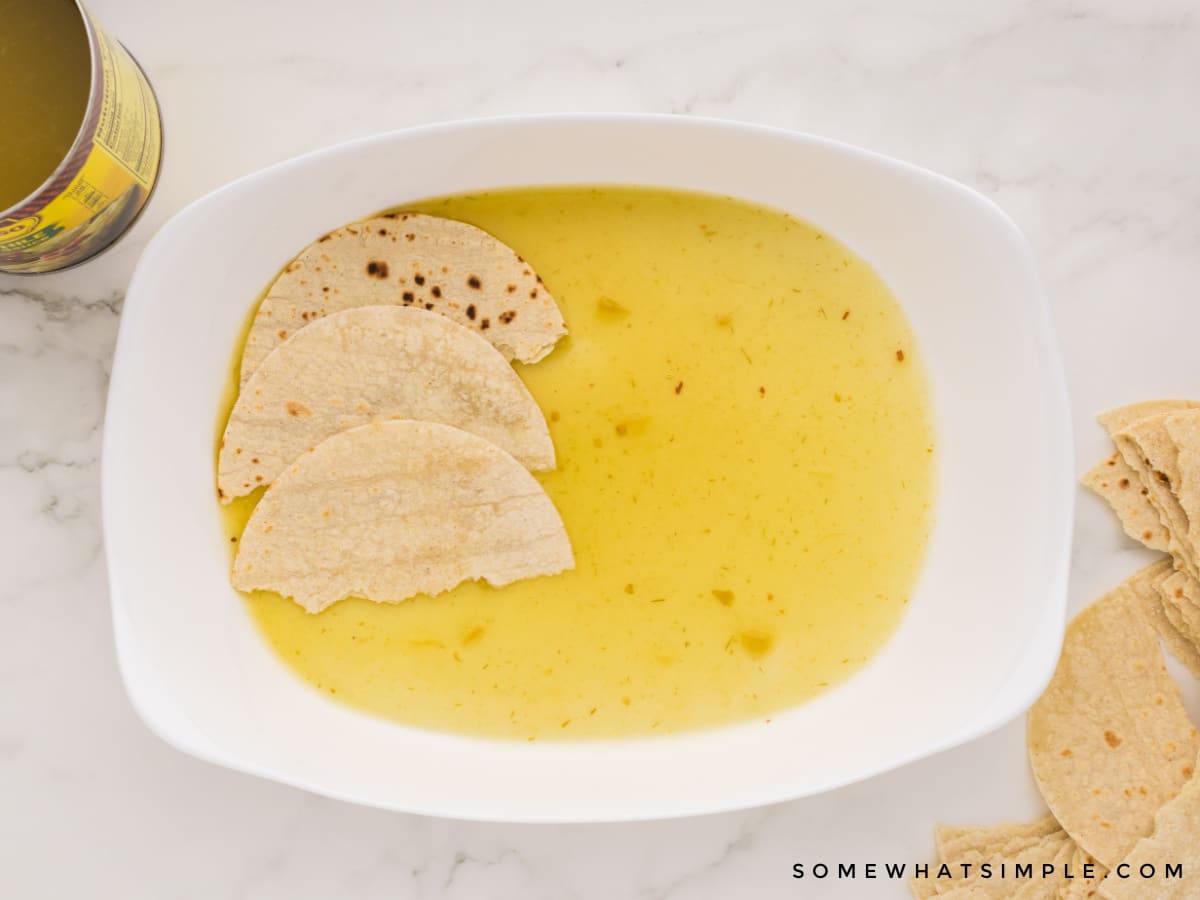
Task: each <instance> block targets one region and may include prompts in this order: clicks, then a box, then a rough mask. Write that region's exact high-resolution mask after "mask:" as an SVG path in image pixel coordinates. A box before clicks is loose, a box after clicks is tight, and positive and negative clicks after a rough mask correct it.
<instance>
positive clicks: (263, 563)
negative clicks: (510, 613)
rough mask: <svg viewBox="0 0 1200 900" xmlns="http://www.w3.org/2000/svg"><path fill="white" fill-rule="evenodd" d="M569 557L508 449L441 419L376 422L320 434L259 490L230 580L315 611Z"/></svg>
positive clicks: (512, 574) (553, 567)
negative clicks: (326, 436)
mask: <svg viewBox="0 0 1200 900" xmlns="http://www.w3.org/2000/svg"><path fill="white" fill-rule="evenodd" d="M573 566H574V557H573V556H572V553H571V545H570V542H569V540H568V539H567V534H566V531H565V530H564V528H563V524H562V520H561V519H560V518H559V515H558V512H557V510H555V508H554V504H553V503H552V502H551V501H550V498H549V497H547V496H546V493H545V492H544V491H543V490H542V488H541V486H540V485H539V484H538V483H537V481H536V480H535V479H534V477H533V476H532V475H530V474H529V472H528V471H527V470H526V469H525V468H524V467H523V466H522V465H521V464H520V463H519V462H517V461H516V460H515V459H513V458H512V457H511V456H509V455H508V454H507V453H505V452H504V451H503V450H501V449H500V448H498V447H496V446H495V445H494V444H491V443H489V442H487V441H485V440H483V439H482V438H479V437H476V436H475V435H473V434H468V433H467V432H465V431H462V430H460V429H457V428H451V427H450V426H448V425H440V424H436V423H432V422H413V421H406V420H392V421H387V422H373V423H371V424H369V425H363V426H360V427H358V428H352V429H350V430H349V431H343V432H341V433H340V434H337V435H334V436H333V437H331V438H329V439H327V440H325V441H323V442H322V443H320V444H318V445H317V446H316V448H314V449H313V450H312V451H310V452H308V453H305V454H304V455H303V456H301V457H300V458H299V459H298V460H296V461H295V462H294V463H292V464H291V465H290V466H288V468H287V469H286V470H285V471H284V472H283V474H282V475H280V477H279V478H278V479H277V480H276V482H275V483H274V484H272V485H271V487H270V488H268V489H267V491H266V493H264V494H263V497H262V499H261V500H260V501H259V503H258V506H257V507H255V509H254V512H253V514H252V515H251V517H250V521H249V522H248V523H247V524H246V529H245V531H244V532H243V534H242V539H241V541H240V542H239V543H238V553H237V558H236V559H235V561H234V566H233V583H234V586H235V587H237V588H239V589H240V590H246V591H251V590H271V591H277V592H278V593H280V594H282V595H284V596H285V597H291V598H292V599H294V600H295V601H296V602H297V603H299V604H300V605H301V606H303V607H304V608H305V609H306V610H308V611H309V612H313V613H315V612H320V611H321V610H322V609H324V608H325V607H327V606H329V605H331V604H333V603H336V602H337V601H338V600H341V599H343V598H345V597H350V596H356V597H365V598H367V599H369V600H374V601H377V602H386V603H398V602H401V601H403V600H406V599H408V598H410V597H412V596H414V595H416V594H431V595H432V594H437V593H440V592H441V591H445V590H449V589H450V588H452V587H454V586H455V585H457V584H459V583H461V582H463V581H468V580H474V579H482V580H484V581H486V582H488V583H489V584H491V585H493V586H496V587H500V586H502V585H505V584H509V583H510V582H513V581H517V580H519V579H523V578H532V577H534V576H537V575H553V574H556V573H558V572H562V571H564V570H566V569H569V568H572V567H573Z"/></svg>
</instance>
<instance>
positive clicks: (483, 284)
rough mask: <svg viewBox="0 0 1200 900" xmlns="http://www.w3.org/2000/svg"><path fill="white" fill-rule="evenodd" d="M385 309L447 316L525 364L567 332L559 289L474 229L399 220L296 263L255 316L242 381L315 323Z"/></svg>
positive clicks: (356, 227)
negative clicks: (555, 293)
mask: <svg viewBox="0 0 1200 900" xmlns="http://www.w3.org/2000/svg"><path fill="white" fill-rule="evenodd" d="M379 304H386V305H395V306H411V307H413V308H415V309H425V310H430V311H432V312H436V313H438V314H439V315H443V316H446V317H448V318H450V319H452V320H453V321H455V322H457V323H458V324H460V325H462V326H464V327H467V328H471V329H472V330H474V331H477V332H478V333H479V334H481V335H482V336H483V337H485V338H486V339H487V340H488V342H489V343H491V344H492V345H493V346H494V347H495V348H496V349H497V350H499V351H500V353H501V354H502V355H503V356H504V358H505V359H509V360H514V359H515V360H520V361H521V362H525V363H533V362H537V361H538V360H540V359H542V358H543V357H544V356H545V355H546V354H547V353H549V352H550V351H551V350H552V349H553V348H554V344H555V343H556V342H557V341H558V339H559V338H560V337H562V336H563V335H564V334H566V326H565V325H564V324H563V318H562V313H560V312H559V309H558V306H557V304H556V303H555V302H554V298H553V297H552V296H551V295H550V292H549V290H547V289H546V286H545V285H544V284H542V282H541V279H540V278H539V277H538V276H537V275H536V274H535V273H534V271H533V268H532V267H531V266H530V265H529V264H528V263H527V262H525V260H524V259H522V258H521V257H520V256H518V255H517V254H516V252H514V251H513V250H512V249H511V248H510V247H508V246H506V245H505V244H502V243H501V242H500V241H498V240H496V239H495V238H494V237H492V236H491V235H490V234H488V233H487V232H486V231H483V230H481V229H479V228H476V227H475V226H474V225H468V224H467V223H465V222H456V221H454V220H452V219H443V218H439V217H437V216H426V215H421V214H419V213H395V214H391V215H386V216H377V217H376V218H373V219H368V220H366V221H363V222H356V223H354V224H352V225H346V226H344V227H342V228H338V229H336V230H335V231H331V232H329V234H326V235H324V236H323V237H320V238H318V239H317V240H316V241H315V242H313V243H312V244H310V245H309V246H308V247H307V248H306V249H305V250H304V251H303V252H301V254H300V255H299V256H297V257H296V258H295V259H294V260H292V262H290V263H288V265H287V266H286V267H285V268H284V270H283V272H281V273H280V274H279V276H278V277H277V278H276V279H275V281H274V283H273V284H272V285H271V287H270V288H269V289H268V291H267V295H266V297H264V298H263V301H262V304H261V305H260V306H259V308H258V311H257V313H255V316H254V321H253V323H252V324H251V326H250V333H249V335H248V336H247V338H246V346H245V349H244V351H243V355H242V373H241V383H242V384H243V385H244V384H245V383H246V382H247V381H248V380H249V379H250V376H251V374H253V372H254V370H255V369H257V368H258V367H259V365H260V364H261V363H262V361H263V360H264V359H266V358H267V355H268V354H269V353H270V352H271V351H272V350H274V349H275V347H276V346H277V345H278V344H281V343H282V342H283V341H285V340H287V339H288V337H290V336H291V335H293V334H295V333H296V332H298V331H300V330H301V329H302V328H304V327H305V326H307V325H308V324H310V323H311V322H314V321H316V320H318V319H321V318H323V317H324V316H327V315H331V314H332V313H335V312H338V311H340V310H343V309H350V308H351V307H356V306H374V305H379Z"/></svg>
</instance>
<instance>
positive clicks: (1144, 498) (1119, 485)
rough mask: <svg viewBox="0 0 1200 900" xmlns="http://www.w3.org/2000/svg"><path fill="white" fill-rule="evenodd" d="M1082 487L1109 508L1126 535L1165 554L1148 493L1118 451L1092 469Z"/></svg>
mask: <svg viewBox="0 0 1200 900" xmlns="http://www.w3.org/2000/svg"><path fill="white" fill-rule="evenodd" d="M1082 483H1083V486H1084V487H1086V488H1088V489H1089V490H1091V491H1093V492H1094V493H1096V494H1099V495H1100V497H1101V498H1103V499H1104V500H1105V501H1106V502H1107V503H1108V505H1109V506H1111V507H1112V509H1113V512H1115V513H1116V514H1117V519H1118V520H1119V521H1120V522H1121V527H1122V528H1124V529H1125V533H1126V534H1127V535H1129V536H1130V537H1131V538H1133V539H1134V540H1135V541H1138V542H1139V543H1142V544H1145V545H1146V546H1147V547H1149V548H1150V549H1151V550H1162V551H1163V552H1164V553H1165V552H1166V550H1167V547H1168V545H1169V540H1170V538H1169V535H1168V533H1167V528H1166V526H1165V525H1163V523H1162V519H1161V517H1160V516H1159V514H1158V510H1157V509H1156V508H1155V506H1154V504H1153V503H1152V502H1150V489H1149V488H1147V487H1145V486H1144V485H1143V484H1142V479H1141V477H1140V476H1139V475H1138V473H1137V472H1136V471H1134V469H1133V468H1132V467H1131V466H1130V465H1129V463H1127V462H1125V457H1123V456H1122V455H1121V452H1120V451H1119V450H1117V451H1114V452H1113V454H1112V455H1111V456H1109V458H1108V459H1106V460H1104V461H1102V462H1099V463H1097V464H1096V465H1095V466H1093V467H1092V468H1091V469H1090V470H1089V471H1088V472H1087V473H1086V474H1085V475H1084V476H1083V481H1082Z"/></svg>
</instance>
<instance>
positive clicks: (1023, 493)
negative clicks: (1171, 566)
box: [103, 115, 1074, 821]
mask: <svg viewBox="0 0 1200 900" xmlns="http://www.w3.org/2000/svg"><path fill="white" fill-rule="evenodd" d="M601 183H613V184H630V185H655V186H665V187H674V188H686V189H693V190H699V191H706V192H711V193H720V194H728V195H733V196H735V197H741V198H745V199H748V200H752V201H756V202H759V203H763V204H768V205H770V206H774V207H778V208H781V209H784V210H786V211H788V212H791V213H793V214H795V215H796V216H798V217H800V218H802V219H805V220H808V221H810V222H812V223H814V224H815V225H817V226H818V227H820V228H822V229H825V230H827V231H828V232H830V233H832V234H833V235H834V236H836V237H837V238H839V239H840V240H842V241H844V242H845V243H846V244H848V245H849V246H850V247H851V248H853V249H854V250H855V251H856V252H858V253H859V254H861V255H862V256H863V257H864V258H865V259H866V260H867V261H868V262H869V263H870V264H871V265H872V266H874V267H875V269H876V270H877V271H878V272H879V273H880V274H881V275H882V276H883V278H884V279H885V280H886V281H887V282H888V284H889V285H890V286H891V288H892V290H893V291H894V292H895V294H896V296H897V297H898V299H899V301H900V303H901V304H902V305H903V307H904V309H905V311H906V313H907V315H908V316H909V318H910V320H911V322H912V325H913V328H914V329H915V332H916V334H917V339H918V341H919V343H920V347H921V351H922V353H923V355H924V358H925V360H926V361H927V364H928V368H929V376H930V380H931V383H932V392H933V403H934V409H935V416H936V427H937V443H938V468H937V488H936V504H937V506H936V519H935V527H934V531H933V536H932V539H931V544H930V548H929V552H928V556H927V560H926V563H925V566H924V570H923V573H922V576H921V579H920V583H919V586H918V589H917V591H916V593H915V595H914V598H913V601H912V603H911V605H910V610H909V612H908V614H907V615H906V617H905V619H904V621H903V623H902V624H901V626H900V628H899V630H898V631H897V633H896V634H895V636H894V637H893V638H892V640H891V641H890V642H889V644H888V645H887V646H886V647H885V648H884V650H883V651H882V652H881V653H880V654H879V655H878V656H877V657H876V658H875V659H874V660H873V661H872V662H870V663H869V664H868V665H867V666H866V667H865V668H864V669H863V670H862V671H861V672H860V673H859V674H858V675H857V676H855V677H854V678H853V679H851V680H850V681H849V682H847V683H846V684H844V685H842V686H840V687H838V688H836V689H833V690H831V691H829V692H828V693H827V694H825V695H823V696H821V697H820V698H818V699H817V700H815V701H813V702H810V703H808V704H805V705H803V706H800V707H797V708H794V709H791V710H787V711H785V712H783V713H781V714H778V715H775V716H773V717H772V719H771V721H770V722H769V723H764V722H762V721H756V722H751V723H747V724H743V725H738V726H733V727H727V728H720V729H714V730H709V731H703V732H696V733H690V734H683V735H678V736H671V737H661V738H647V739H631V740H622V741H609V742H580V743H555V742H544V743H534V744H530V743H518V742H504V741H496V740H485V739H474V738H468V737H460V736H454V735H447V734H437V733H432V732H427V731H421V730H417V729H412V728H405V727H401V726H399V725H396V724H393V723H391V722H385V721H381V720H377V719H374V718H371V717H368V716H366V715H362V714H359V713H356V712H354V711H352V710H350V709H347V708H344V707H342V706H339V705H337V704H336V703H333V702H331V701H330V700H328V699H327V698H325V697H323V696H321V695H319V694H318V693H317V692H316V691H313V690H311V689H310V688H308V687H307V686H306V685H304V684H303V683H301V682H300V681H299V680H297V679H296V678H295V677H293V676H292V675H291V674H289V673H288V672H287V671H286V670H285V669H284V668H283V666H282V665H281V664H280V663H279V662H278V661H277V660H276V659H275V658H274V657H273V656H272V655H271V652H270V651H269V650H268V648H267V646H266V645H265V644H264V643H263V641H262V640H260V638H259V636H258V635H257V633H256V632H255V629H254V626H253V624H252V622H251V620H250V617H249V615H248V614H247V612H246V610H245V608H244V604H243V603H242V601H241V599H240V598H239V597H238V596H237V594H236V593H235V592H234V591H233V590H232V588H231V587H230V585H229V579H228V573H229V552H228V547H227V546H226V542H227V539H226V538H225V537H224V535H223V532H222V530H221V525H220V521H219V517H218V510H217V504H216V503H215V501H214V498H213V490H214V488H213V440H214V429H215V427H216V422H215V416H216V414H217V410H218V408H219V405H220V402H219V398H220V394H221V391H222V389H223V387H224V385H225V380H226V377H227V375H228V370H229V354H230V348H231V347H233V346H234V344H235V341H236V340H237V338H238V334H239V332H240V329H241V328H242V325H243V323H244V322H245V319H246V315H247V312H248V311H249V309H250V307H251V305H252V304H253V302H254V298H255V297H256V296H257V295H258V294H259V292H260V291H261V290H262V289H263V287H264V286H265V285H266V284H267V283H268V282H269V281H270V280H271V279H272V278H273V277H274V275H275V274H276V272H277V271H278V270H279V268H280V267H281V266H282V265H283V264H284V263H286V262H287V261H288V260H289V258H290V257H291V256H293V255H294V254H295V253H296V251H297V250H298V248H301V247H303V246H305V245H306V244H307V243H309V242H310V241H311V240H313V239H314V238H315V237H317V236H318V235H320V234H322V233H323V232H325V231H328V230H329V229H331V228H334V227H336V226H338V225H341V224H343V223H345V222H348V221H351V220H354V219H357V218H360V217H362V216H365V215H367V214H369V213H372V212H375V211H377V210H380V209H382V208H385V207H388V206H393V205H396V204H401V203H405V202H409V201H412V200H415V199H419V198H422V197H429V196H435V195H440V194H448V193H457V192H463V191H477V190H484V189H488V188H499V187H506V186H531V185H556V184H601ZM1070 442H1071V436H1070V423H1069V417H1068V411H1067V403H1066V396H1065V390H1064V384H1063V379H1062V375H1061V371H1060V367H1059V361H1058V356H1057V350H1056V346H1055V341H1054V337H1053V334H1052V331H1051V324H1050V319H1049V316H1048V313H1047V309H1046V306H1045V304H1044V301H1043V298H1042V293H1041V288H1040V286H1039V282H1038V277H1037V274H1036V270H1035V266H1034V262H1033V259H1032V256H1031V253H1030V250H1029V247H1028V246H1027V244H1026V242H1025V240H1024V238H1023V237H1022V236H1021V234H1020V233H1019V232H1018V231H1017V229H1016V228H1015V227H1014V226H1013V224H1012V223H1011V222H1010V221H1009V220H1008V219H1007V218H1006V217H1005V216H1004V214H1003V213H1001V212H1000V210H999V209H998V208H997V207H996V206H994V205H993V204H992V203H991V202H989V201H988V200H987V199H985V198H983V197H982V196H980V195H979V194H977V193H975V192H973V191H971V190H969V189H967V188H965V187H963V186H962V185H959V184H956V183H954V182H952V181H949V180H947V179H945V178H942V177H940V176H937V175H934V174H932V173H929V172H926V171H923V170H921V169H918V168H915V167H913V166H910V165H907V164H904V163H901V162H897V161H895V160H892V159H888V158H886V157H883V156H879V155H877V154H874V153H869V152H866V151H863V150H859V149H855V148H853V147H849V146H845V145H842V144H838V143H835V142H832V141H828V140H823V139H820V138H815V137H810V136H805V135H800V134H793V133H788V132H783V131H777V130H771V129H767V128H760V127H754V126H749V125H741V124H733V123H726V122H715V121H705V120H699V119H690V118H674V117H658V116H611V115H609V116H605V115H600V116H596V115H588V116H547V117H537V118H521V119H497V120H485V121H476V122H461V123H452V124H447V125H439V126H433V127H427V128H419V129H413V130H409V131H401V132H396V133H392V134H384V135H380V136H377V137H371V138H367V139H364V140H359V141H355V142H352V143H348V144H343V145H340V146H337V147H332V148H329V149H327V150H322V151H319V152H317V153H313V154H310V155H308V156H304V157H301V158H299V159H295V160H292V161H289V162H285V163H282V164H279V165H276V166H273V167H271V168H269V169H267V170H265V171H262V172H259V173H258V174H255V175H251V176H248V177H246V178H242V179H240V180H238V181H236V182H234V183H232V184H230V185H228V186H226V187H224V188H222V189H220V190H218V191H216V192H214V193H212V194H210V195H208V196H207V197H204V198H203V199H201V200H199V201H197V202H195V203H193V204H192V205H191V206H189V207H188V208H187V209H185V210H184V211H182V212H181V213H179V214H178V215H177V216H176V217H175V218H174V219H172V220H171V221H170V222H169V223H168V224H167V225H166V226H165V227H164V228H163V229H162V231H161V232H159V234H158V235H157V236H156V237H155V238H154V240H153V241H152V242H151V243H150V245H149V246H148V247H147V249H146V251H145V254H144V255H143V257H142V259H141V262H140V263H139V265H138V267H137V271H136V273H135V275H134V277H133V280H132V283H131V285H130V288H129V293H128V296H127V297H126V300H125V310H124V315H123V321H122V324H121V333H120V339H119V342H118V348H117V356H116V361H115V363H114V369H113V377H112V387H111V391H110V394H109V401H108V419H107V425H106V430H105V446H104V462H103V500H104V527H105V534H106V543H107V552H108V564H109V573H110V578H111V584H112V605H113V618H114V623H115V628H116V637H117V646H118V649H119V657H120V663H121V668H122V672H123V675H124V678H125V683H126V685H127V687H128V690H129V693H130V696H131V697H132V699H133V702H134V704H135V706H136V707H137V709H138V711H139V713H140V714H141V716H142V717H143V718H144V719H145V721H146V723H147V724H148V725H149V726H150V727H151V728H152V729H153V730H154V731H155V732H157V733H158V734H159V735H161V736H162V738H163V739H164V740H166V741H168V742H170V743H171V744H173V745H175V746H176V747H178V748H180V749H181V750H184V751H186V752H188V753H191V754H193V755H195V756H198V757H201V758H203V759H206V760H209V761H211V762H214V763H218V764H221V765H225V766H229V767H230V768H234V769H238V770H241V771H245V772H251V773H255V774H258V775H262V776H264V777H267V778H272V779H276V780H278V781H282V782H286V783H289V784H293V785H297V786H299V787H303V788H306V789H308V790H311V791H315V792H318V793H322V794H327V795H329V796H333V797H339V798H343V799H346V800H351V801H355V802H360V803H366V804H372V805H376V806H381V807H386V808H390V809H397V810H409V811H413V812H420V813H429V814H436V815H445V816H455V817H463V818H476V819H500V820H522V821H582V820H615V819H643V818H654V817H664V816H675V815H685V814H692V813H700V812H706V811H715V810H725V809H732V808H737V807H745V806H751V805H756V804H763V803H769V802H772V801H777V800H783V799H787V798H792V797H799V796H802V795H806V794H812V793H815V792H818V791H823V790H827V789H829V788H832V787H835V786H838V785H843V784H846V783H848V782H852V781H856V780H859V779H863V778H866V777H868V776H870V775H873V774H875V773H878V772H882V771H885V770H887V769H891V768H893V767H896V766H899V765H902V764H903V763H905V762H908V761H910V760H914V759H917V758H919V757H922V756H925V755H927V754H930V753H933V752H935V751H937V750H941V749H944V748H947V747H950V746H953V745H955V744H959V743H962V742H963V741H966V740H969V739H970V738H972V737H975V736H977V735H980V734H982V733H984V732H986V731H988V730H990V729H993V728H995V727H997V726H999V725H1000V724H1002V723H1004V722H1005V721H1007V720H1009V719H1011V718H1013V717H1014V716H1016V715H1017V714H1019V713H1020V712H1022V711H1023V710H1024V709H1025V708H1026V707H1027V706H1028V705H1029V704H1030V703H1031V702H1032V701H1033V700H1034V698H1035V697H1036V696H1037V695H1038V693H1039V692H1040V691H1041V689H1042V686H1043V685H1044V684H1045V682H1046V680H1047V679H1048V678H1049V675H1050V673H1051V671H1052V670H1053V667H1054V664H1055V660H1056V658H1057V653H1058V648H1059V644H1060V641H1061V637H1062V631H1063V621H1064V615H1065V587H1066V575H1067V566H1068V557H1069V540H1070V524H1071V523H1070V519H1071V509H1072V494H1073V490H1074V483H1073V482H1074V479H1073V474H1072V466H1071V447H1070Z"/></svg>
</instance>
